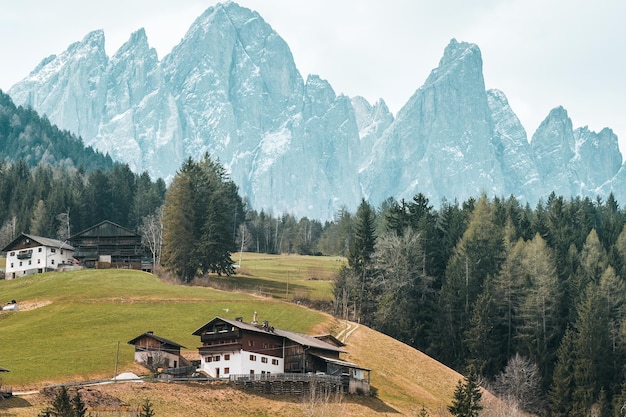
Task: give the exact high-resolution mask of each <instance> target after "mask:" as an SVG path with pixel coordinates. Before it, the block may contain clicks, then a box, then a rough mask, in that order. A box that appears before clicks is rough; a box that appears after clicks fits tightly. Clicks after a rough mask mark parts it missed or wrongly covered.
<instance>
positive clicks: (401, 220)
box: [0, 93, 626, 416]
mask: <svg viewBox="0 0 626 417" xmlns="http://www.w3.org/2000/svg"><path fill="white" fill-rule="evenodd" d="M0 145H2V146H0V148H2V150H3V151H5V153H3V154H2V155H1V158H0V245H1V246H4V245H6V244H7V243H8V242H10V241H11V240H12V239H13V238H14V237H15V236H17V235H18V234H19V233H21V232H26V233H32V234H35V235H40V236H46V237H56V238H66V237H67V236H69V235H71V234H73V233H76V232H79V231H81V230H84V229H86V228H88V227H91V226H93V225H95V224H97V223H98V222H100V221H103V220H111V221H113V222H116V223H118V224H120V225H122V226H124V227H127V228H130V229H138V228H139V227H140V226H141V225H142V223H144V221H145V219H146V217H148V216H153V215H154V213H155V212H158V211H157V210H158V209H159V208H161V207H163V206H164V207H165V208H166V210H165V212H166V214H167V215H168V216H176V215H177V214H176V213H177V211H176V210H177V208H176V200H175V195H176V194H177V195H179V196H187V197H185V198H190V200H189V205H187V206H185V207H183V208H184V209H185V208H187V209H188V208H191V207H193V208H194V210H197V211H198V213H197V214H198V215H197V216H196V217H197V218H196V220H195V221H197V222H198V224H201V225H202V229H203V230H201V231H200V234H199V235H198V236H197V240H200V241H204V240H207V239H204V238H203V236H213V238H211V239H209V240H211V242H217V240H216V239H214V238H215V237H220V239H222V238H223V239H222V240H223V242H222V243H223V246H224V247H226V248H227V251H231V252H232V251H233V250H239V249H240V248H243V250H246V251H252V252H264V253H300V254H308V255H341V256H345V257H346V258H347V259H348V262H347V266H346V267H345V268H344V269H342V270H341V271H340V273H339V274H338V275H337V277H336V280H335V283H334V286H333V295H334V299H333V303H332V306H331V307H329V308H331V309H332V310H333V313H334V314H335V315H336V316H338V317H342V318H347V319H350V320H355V321H358V322H360V323H363V324H366V325H368V326H371V327H373V328H375V329H377V330H379V331H382V332H384V333H386V334H388V335H390V336H392V337H394V338H396V339H399V340H401V341H403V342H405V343H407V344H409V345H411V346H414V347H416V348H418V349H420V350H422V351H424V352H426V353H428V354H430V355H431V356H433V357H434V358H436V359H438V360H439V361H441V362H443V363H445V364H446V365H448V366H450V367H452V368H454V369H456V370H458V371H460V372H462V373H465V374H468V373H470V370H471V372H475V373H476V374H477V375H478V377H479V378H480V381H482V383H483V384H489V385H490V386H491V388H492V389H493V390H494V391H495V392H497V393H499V394H500V395H503V396H506V397H514V398H513V399H514V400H515V401H517V402H518V403H519V405H520V407H521V408H523V409H525V410H526V411H529V412H533V413H536V414H539V415H543V414H545V415H550V416H586V415H589V413H590V412H592V411H593V412H594V413H598V414H597V415H603V416H605V415H607V416H608V415H621V414H619V413H620V409H621V408H622V407H623V406H624V404H626V379H625V369H626V368H625V365H626V343H625V342H626V282H625V280H626V228H625V222H626V211H625V210H624V209H623V208H621V207H620V206H619V204H618V202H617V201H616V200H615V199H614V198H613V196H609V198H608V199H607V200H606V201H603V200H600V199H595V200H593V199H589V198H565V197H562V196H557V195H555V194H552V195H550V196H546V198H545V199H544V200H542V201H541V202H540V203H539V204H537V206H535V207H530V206H528V205H524V204H522V203H520V202H519V201H518V200H516V199H515V198H514V197H509V198H493V199H490V198H487V197H486V196H482V197H480V198H478V199H470V200H467V201H464V202H456V201H455V202H443V203H442V204H441V205H440V206H439V207H437V208H435V207H434V206H433V204H431V203H430V202H429V200H428V199H427V198H426V197H425V196H423V195H421V194H418V195H416V196H414V197H413V198H412V199H411V200H409V201H405V200H401V201H397V200H395V199H392V198H390V199H388V200H386V201H384V202H383V203H382V204H380V205H379V206H377V207H374V206H372V205H371V204H370V203H368V202H366V201H362V202H361V204H360V205H359V207H358V209H357V210H356V212H354V213H351V212H350V211H349V210H340V211H339V212H337V213H336V216H335V218H334V219H333V221H328V222H325V223H322V222H320V221H318V220H315V219H308V218H301V219H297V218H295V217H294V216H293V215H291V214H289V213H284V214H282V215H278V216H276V215H274V214H269V213H267V212H265V211H260V212H259V211H256V210H254V209H253V208H251V207H248V206H247V204H246V201H245V199H244V200H241V199H239V197H238V196H237V187H236V185H235V184H234V183H232V182H231V181H230V180H229V179H228V176H227V175H226V173H225V171H224V170H223V168H222V167H221V166H220V165H219V164H218V163H215V162H213V161H211V160H210V158H208V156H205V160H204V161H200V162H194V161H192V160H189V161H187V162H186V164H185V165H184V166H183V167H182V168H181V170H180V171H179V173H178V174H177V177H178V179H176V178H175V180H174V181H173V183H172V184H174V185H176V186H175V187H174V191H168V190H166V184H165V182H164V181H163V180H161V179H157V180H153V179H151V178H150V176H149V175H148V174H145V173H144V174H136V173H133V172H132V171H131V170H130V168H129V167H128V166H127V165H122V164H115V163H113V162H111V160H110V158H108V157H107V156H103V155H102V154H99V153H98V152H95V151H93V150H92V149H90V148H85V147H84V146H83V145H82V141H81V140H80V138H76V137H74V136H72V135H71V134H69V133H68V132H63V131H59V130H58V129H57V128H55V127H53V126H51V125H50V124H49V122H48V121H47V120H46V119H45V118H41V117H39V116H37V114H36V113H35V112H32V111H31V110H28V109H23V108H16V107H15V106H13V105H12V103H11V102H10V99H8V98H6V96H4V95H2V94H1V93H0ZM188 186H193V187H196V188H189V189H191V190H196V191H197V192H196V193H195V194H193V193H192V194H189V193H187V192H186V191H185V187H188ZM170 188H171V186H170ZM176 189H177V191H176ZM214 197H215V198H217V197H219V199H220V200H219V201H217V200H216V201H212V199H213V198H214ZM168 198H169V199H170V201H169V208H168ZM181 198H182V197H181ZM203 199H205V200H207V201H204V200H203ZM203 210H204V212H202V211H203ZM184 212H185V210H183V213H184ZM183 217H184V216H183ZM211 219H215V221H216V222H217V223H216V224H219V225H220V227H221V229H219V228H211V227H210V226H211V224H212V223H211V222H212V220H211ZM225 226H226V227H225ZM165 235H166V236H167V231H165ZM226 235H227V237H225V236H226ZM165 246H166V247H167V242H165ZM164 255H166V253H164ZM165 258H166V259H167V256H165ZM223 259H224V257H223V256H222V257H221V258H219V259H210V258H207V259H200V260H197V261H198V262H199V263H197V271H198V272H200V271H205V272H209V271H217V272H219V271H222V272H225V273H232V272H233V270H232V269H231V265H230V264H228V263H226V264H225V263H223V262H222V260H223ZM193 275H194V273H193V271H191V272H189V271H188V270H186V271H185V277H183V278H184V280H185V281H190V280H191V279H192V278H193ZM519 375H523V376H524V377H523V378H522V379H520V377H519Z"/></svg>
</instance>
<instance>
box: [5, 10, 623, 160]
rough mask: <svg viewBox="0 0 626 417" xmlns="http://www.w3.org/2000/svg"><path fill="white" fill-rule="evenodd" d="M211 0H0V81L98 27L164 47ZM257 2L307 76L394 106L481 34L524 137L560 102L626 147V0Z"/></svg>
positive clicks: (117, 40)
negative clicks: (459, 44) (142, 36)
mask: <svg viewBox="0 0 626 417" xmlns="http://www.w3.org/2000/svg"><path fill="white" fill-rule="evenodd" d="M215 3H217V2H216V1H213V0H207V1H196V0H123V1H122V0H108V1H106V2H95V1H85V0H55V1H41V0H20V1H13V0H0V5H1V9H0V10H1V11H0V39H1V41H0V59H1V61H0V89H2V90H4V91H5V92H6V91H7V90H8V89H9V88H10V87H11V86H12V85H13V84H15V83H16V82H18V81H19V80H21V79H22V78H24V77H25V76H26V75H27V74H28V73H29V72H30V71H31V70H32V69H34V68H35V66H36V65H37V64H38V63H39V62H40V61H41V60H42V59H43V58H44V57H46V56H48V55H51V54H59V53H61V52H63V51H64V50H65V49H66V48H67V47H68V46H69V45H70V44H71V43H72V42H76V41H80V40H82V38H83V37H84V36H85V35H86V34H87V33H88V32H90V31H92V30H95V29H103V30H104V33H105V38H106V49H107V53H108V55H109V56H111V55H113V53H115V51H116V50H117V49H118V48H119V47H120V46H121V45H122V44H123V43H124V42H125V41H126V40H128V38H129V37H130V35H131V33H132V32H134V31H135V30H137V29H139V28H142V27H143V28H145V29H146V33H147V36H148V40H149V42H150V44H151V46H153V47H155V48H156V50H157V51H158V54H159V58H162V57H163V56H164V55H166V54H167V53H168V52H169V51H170V50H171V49H172V47H173V46H174V45H176V44H177V43H178V42H179V41H180V39H181V38H182V37H183V36H184V34H185V32H186V31H187V29H188V28H189V26H190V25H191V24H192V22H193V21H194V19H195V18H196V17H198V16H199V15H200V14H201V13H202V12H203V11H204V10H206V9H207V8H208V7H209V6H211V5H213V4H215ZM238 3H239V4H240V5H242V6H245V7H248V8H251V9H253V10H256V11H258V12H259V13H260V14H261V16H262V17H263V18H264V19H265V21H267V22H268V23H269V24H270V25H271V26H272V27H273V28H274V29H275V30H276V31H277V32H278V34H279V35H280V36H281V37H282V38H283V39H285V41H286V42H287V44H288V45H289V47H290V48H291V51H292V53H293V56H294V59H295V62H296V66H297V67H298V69H299V70H300V72H301V73H302V76H303V77H304V78H306V76H307V75H308V74H318V75H320V76H321V77H322V78H324V79H326V80H328V81H329V82H330V83H331V85H332V86H333V88H334V89H335V92H336V93H338V94H341V93H343V94H346V95H349V96H354V95H361V96H364V97H365V98H367V99H368V100H369V101H370V102H372V103H373V102H374V101H376V100H377V99H378V98H383V99H384V100H385V101H386V103H387V105H388V106H389V108H390V109H391V111H392V112H393V113H394V114H395V113H397V111H398V110H399V109H400V108H401V107H402V106H403V105H404V104H405V103H406V101H407V100H408V99H409V97H410V96H411V95H412V94H413V93H414V92H415V90H417V89H418V88H419V87H420V86H421V85H422V84H423V83H424V81H425V80H426V78H427V77H428V74H429V73H430V71H431V70H432V69H433V68H435V67H436V66H437V65H438V63H439V59H440V58H441V57H442V55H443V50H444V48H445V46H446V45H447V44H448V43H449V42H450V40H451V39H452V38H456V39H457V40H458V41H466V42H471V43H475V44H477V45H478V46H479V47H480V49H481V52H482V57H483V73H484V77H485V84H486V87H487V88H498V89H500V90H502V91H503V92H504V93H505V94H506V96H507V97H508V99H509V103H510V104H511V107H512V108H513V111H515V113H516V114H517V115H518V117H519V118H520V120H521V121H522V124H523V125H524V127H525V128H526V131H527V134H528V137H529V140H530V139H531V138H532V134H533V133H534V132H535V130H536V129H537V127H538V126H539V124H540V123H541V121H542V120H543V119H544V118H545V117H546V116H547V115H548V112H549V111H550V110H551V109H552V108H554V107H556V106H559V105H561V106H563V107H564V108H565V109H566V110H567V111H568V113H569V116H570V118H571V119H572V122H573V125H574V127H575V128H576V127H581V126H589V128H590V129H592V130H594V131H600V130H601V129H602V128H604V127H610V128H612V129H613V131H614V132H615V133H616V134H617V135H618V136H619V138H620V148H621V150H622V153H624V154H626V51H625V45H626V22H625V21H624V20H625V19H626V1H623V0H595V1H587V0H481V1H467V0H341V1H338V0H297V1H296V0H240V1H239V2H238Z"/></svg>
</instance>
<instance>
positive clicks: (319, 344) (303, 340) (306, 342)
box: [192, 317, 345, 353]
mask: <svg viewBox="0 0 626 417" xmlns="http://www.w3.org/2000/svg"><path fill="white" fill-rule="evenodd" d="M216 319H219V320H222V321H223V322H225V323H228V324H230V325H231V326H235V327H238V328H240V329H244V330H249V331H251V332H256V333H272V334H275V335H277V336H280V337H284V338H285V339H289V340H291V341H293V342H296V343H298V344H300V345H302V346H309V347H313V348H318V349H324V350H332V351H334V352H342V353H345V351H344V350H341V349H340V348H338V347H337V346H335V345H331V344H330V343H327V342H324V341H323V340H319V339H316V338H315V337H313V336H309V335H306V334H302V333H296V332H290V331H288V330H281V329H274V331H273V332H268V331H267V330H265V329H264V328H263V327H260V326H257V325H254V324H252V323H246V322H243V321H237V320H229V319H225V318H222V317H215V318H214V319H213V320H211V321H209V322H208V323H206V324H205V325H204V326H202V327H200V328H199V329H198V330H196V331H195V332H193V333H192V334H194V335H198V336H199V335H200V333H201V332H202V330H203V329H204V328H205V327H206V325H207V324H209V323H211V322H213V321H214V320H216Z"/></svg>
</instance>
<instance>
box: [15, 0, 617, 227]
mask: <svg viewBox="0 0 626 417" xmlns="http://www.w3.org/2000/svg"><path fill="white" fill-rule="evenodd" d="M482 64H483V63H482V57H481V54H480V50H479V48H478V47H477V46H476V45H473V44H470V43H465V42H457V41H456V40H452V41H451V42H450V44H449V45H448V46H447V47H446V49H445V51H444V54H443V57H442V59H441V61H440V62H439V65H438V67H437V68H435V69H434V70H433V71H432V72H431V74H430V76H429V77H428V79H427V80H426V81H425V83H424V85H423V86H422V87H420V88H419V89H418V90H417V91H416V92H415V93H414V94H413V96H412V97H411V98H410V99H409V101H408V102H407V103H406V105H405V106H403V107H402V109H400V111H399V112H398V114H397V116H396V117H395V118H394V116H393V115H392V114H391V112H390V111H389V109H388V108H387V106H386V104H385V102H384V101H383V100H379V101H378V102H376V103H374V104H370V103H368V102H367V100H365V99H364V98H362V97H353V98H348V97H346V96H344V95H341V94H336V93H335V91H334V90H333V88H332V86H331V85H330V83H329V82H327V81H326V80H324V79H322V78H320V77H319V76H315V75H310V76H308V77H307V79H306V81H305V80H303V78H302V76H301V75H300V73H299V71H298V69H297V68H296V64H295V63H294V60H293V56H292V54H291V51H290V50H289V47H288V45H287V43H286V42H285V41H284V40H283V39H282V38H281V37H280V36H279V35H278V34H277V33H276V32H275V31H274V30H273V29H272V28H271V27H270V26H269V25H268V24H267V23H266V22H265V21H264V20H263V19H262V18H261V16H259V15H258V14H257V13H256V12H253V11H251V10H249V9H246V8H243V7H240V6H238V5H237V4H236V3H233V2H228V3H225V4H220V5H216V6H214V7H210V8H209V9H207V10H206V12H205V13H203V14H202V15H201V16H199V17H198V18H197V19H196V21H195V22H193V24H192V25H191V27H190V29H189V31H188V32H187V34H186V35H185V37H184V38H183V40H182V41H181V42H180V43H179V44H178V45H177V46H176V47H174V48H173V50H172V51H171V53H169V54H168V55H166V56H165V57H163V59H162V60H160V61H159V59H158V57H157V54H156V51H155V50H154V49H153V48H151V47H150V46H149V43H148V39H147V38H146V34H145V32H144V31H143V30H139V31H137V32H135V33H133V34H132V35H131V37H130V39H129V40H128V42H127V43H125V44H124V45H123V46H122V47H121V48H120V49H119V50H118V51H117V52H116V53H115V54H114V55H113V56H112V57H111V58H110V59H109V57H107V55H106V53H105V50H104V33H102V31H95V32H92V33H90V34H88V35H87V36H86V37H85V38H84V39H83V40H82V41H81V42H77V43H75V44H72V45H71V46H70V47H69V48H68V49H67V50H66V51H65V52H63V53H62V54H60V55H58V56H51V57H48V58H46V59H45V60H43V61H42V62H41V64H40V65H38V67H37V68H35V70H34V71H33V72H32V73H31V74H30V75H29V76H27V77H26V78H25V79H24V80H22V81H21V82H19V83H18V84H16V85H15V86H13V87H12V88H11V89H10V90H9V95H10V96H11V97H12V98H13V100H14V101H15V102H16V103H17V104H21V105H28V106H32V107H33V108H34V109H35V110H37V111H38V112H40V113H45V114H46V115H47V116H48V118H49V119H50V120H51V121H52V122H53V123H55V124H57V125H58V126H59V127H60V128H62V129H67V130H70V131H72V132H74V133H76V134H78V135H80V136H81V137H82V138H83V140H84V142H85V144H87V145H93V146H94V147H95V148H97V149H99V150H101V151H103V152H108V153H109V154H110V155H111V156H112V157H113V158H114V159H116V160H119V161H122V162H126V163H128V164H129V166H130V167H131V169H133V170H134V171H136V172H143V171H147V172H149V173H150V175H151V176H152V177H162V178H164V179H166V180H169V179H171V178H172V177H173V176H174V175H175V173H176V171H177V170H178V168H179V167H180V166H181V164H182V162H183V161H184V160H185V159H186V158H188V157H190V156H191V157H194V158H198V157H200V156H202V155H203V154H204V153H205V152H208V153H209V154H211V156H212V157H213V158H215V159H219V161H220V162H221V163H222V164H223V165H224V166H225V167H226V169H227V170H228V172H229V173H230V175H231V177H232V179H233V180H234V181H235V182H236V183H237V184H238V185H239V187H240V191H241V194H242V195H243V196H245V197H247V198H248V200H249V201H250V204H251V206H252V207H253V208H255V209H258V210H261V209H263V210H266V211H269V212H272V213H274V214H280V213H284V212H287V213H292V214H294V215H296V216H308V217H310V218H315V219H320V220H327V219H331V218H332V217H333V216H334V214H335V213H336V211H337V210H338V209H339V208H347V209H349V210H354V209H356V207H357V205H358V204H359V202H360V200H361V198H362V197H365V198H367V199H369V200H370V202H372V203H373V204H375V205H377V204H379V203H380V202H382V201H383V200H385V199H387V198H388V197H394V198H397V199H400V198H411V197H412V196H413V195H415V194H417V193H418V192H421V193H423V194H425V195H426V196H428V197H429V198H430V199H431V202H432V203H434V204H438V203H439V202H440V201H441V200H442V199H444V198H445V199H447V200H448V201H451V200H454V199H458V200H459V201H462V200H465V199H467V198H468V197H476V196H478V195H479V194H480V193H486V194H487V195H488V196H508V195H511V194H513V195H515V196H516V197H517V198H518V199H520V200H521V201H526V202H529V203H531V204H532V205H534V204H535V203H536V202H537V201H538V200H539V199H540V198H544V199H545V198H546V197H547V195H548V194H549V193H550V192H551V191H553V190H554V191H555V192H557V194H562V195H565V196H570V195H578V194H581V195H591V196H593V197H595V194H596V193H600V194H601V195H602V196H606V195H608V193H609V192H611V191H614V192H615V194H616V197H617V198H618V201H620V199H621V201H623V199H624V198H626V187H624V185H625V182H626V173H625V172H626V169H625V168H623V167H622V166H621V163H622V162H621V161H622V156H621V154H620V153H619V149H618V147H617V138H616V137H615V135H614V134H613V133H612V132H611V131H610V130H609V129H605V130H603V131H601V132H600V133H595V132H590V131H589V130H588V129H586V128H582V129H575V130H574V129H573V128H572V123H571V121H570V120H569V118H568V117H567V112H566V111H565V110H564V109H562V108H556V109H554V110H553V111H552V112H551V113H550V115H548V117H547V118H546V120H545V121H544V122H543V123H542V125H541V126H540V127H539V129H538V130H537V132H536V133H535V134H534V135H533V140H532V142H531V143H529V142H528V139H527V135H526V131H525V130H524V128H523V127H522V125H521V123H520V122H519V119H518V118H517V117H516V116H515V113H514V112H513V110H512V109H511V107H510V106H509V104H508V102H507V100H506V97H505V95H504V93H502V92H500V91H497V90H490V91H485V83H484V79H483V74H482Z"/></svg>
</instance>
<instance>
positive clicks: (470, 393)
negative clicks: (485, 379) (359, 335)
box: [448, 369, 483, 417]
mask: <svg viewBox="0 0 626 417" xmlns="http://www.w3.org/2000/svg"><path fill="white" fill-rule="evenodd" d="M481 399H482V393H481V392H480V387H479V386H478V383H477V378H476V373H475V372H474V370H473V369H470V372H469V374H468V375H467V376H466V377H465V383H462V382H461V381H459V382H458V384H457V386H456V388H455V390H454V396H453V398H452V405H449V406H448V411H450V413H452V415H453V416H456V417H478V415H479V413H480V410H482V409H483V406H482V405H481Z"/></svg>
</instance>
